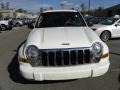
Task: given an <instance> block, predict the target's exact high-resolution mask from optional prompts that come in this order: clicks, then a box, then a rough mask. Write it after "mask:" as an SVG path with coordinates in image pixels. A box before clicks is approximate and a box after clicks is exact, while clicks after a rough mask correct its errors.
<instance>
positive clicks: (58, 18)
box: [36, 12, 86, 28]
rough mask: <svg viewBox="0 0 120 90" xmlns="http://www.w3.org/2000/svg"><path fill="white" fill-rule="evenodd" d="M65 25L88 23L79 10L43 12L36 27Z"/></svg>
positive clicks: (83, 24)
mask: <svg viewBox="0 0 120 90" xmlns="http://www.w3.org/2000/svg"><path fill="white" fill-rule="evenodd" d="M65 26H66V27H67V26H86V24H85V22H84V20H83V18H82V17H81V15H80V14H79V13H78V12H48V13H42V14H41V15H40V17H39V19H38V21H37V23H36V28H44V27H65Z"/></svg>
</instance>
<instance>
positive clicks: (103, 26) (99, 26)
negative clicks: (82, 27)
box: [91, 24, 111, 29]
mask: <svg viewBox="0 0 120 90" xmlns="http://www.w3.org/2000/svg"><path fill="white" fill-rule="evenodd" d="M110 26H111V25H102V24H95V25H93V26H92V27H91V28H92V29H99V28H104V29H105V28H107V27H110Z"/></svg>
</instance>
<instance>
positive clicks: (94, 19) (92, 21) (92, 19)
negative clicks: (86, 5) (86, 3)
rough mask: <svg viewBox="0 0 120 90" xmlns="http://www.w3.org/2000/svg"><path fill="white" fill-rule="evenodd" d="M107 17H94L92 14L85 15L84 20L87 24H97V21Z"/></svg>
mask: <svg viewBox="0 0 120 90" xmlns="http://www.w3.org/2000/svg"><path fill="white" fill-rule="evenodd" d="M107 18H108V17H94V16H91V17H85V20H86V22H87V24H88V26H93V25H94V24H98V23H99V22H101V21H103V20H105V19H107Z"/></svg>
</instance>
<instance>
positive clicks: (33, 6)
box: [0, 0, 120, 12]
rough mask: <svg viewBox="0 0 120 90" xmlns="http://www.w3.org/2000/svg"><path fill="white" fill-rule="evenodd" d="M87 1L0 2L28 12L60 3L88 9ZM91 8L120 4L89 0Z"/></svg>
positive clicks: (118, 0)
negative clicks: (82, 4)
mask: <svg viewBox="0 0 120 90" xmlns="http://www.w3.org/2000/svg"><path fill="white" fill-rule="evenodd" d="M88 1H89V0H66V1H65V0H0V3H1V2H10V7H11V8H23V9H26V10H30V11H34V12H36V11H38V10H39V8H40V7H41V6H53V7H58V6H59V5H60V3H66V4H70V5H74V6H80V4H81V3H85V5H86V7H88ZM90 1H91V8H95V7H99V6H102V7H109V6H113V5H116V4H119V3H120V0H90Z"/></svg>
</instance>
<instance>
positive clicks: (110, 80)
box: [0, 26, 120, 90]
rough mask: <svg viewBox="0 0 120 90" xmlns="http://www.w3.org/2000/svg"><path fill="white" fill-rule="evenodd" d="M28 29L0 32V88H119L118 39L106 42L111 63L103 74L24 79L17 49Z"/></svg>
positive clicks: (54, 89)
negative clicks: (58, 79)
mask: <svg viewBox="0 0 120 90" xmlns="http://www.w3.org/2000/svg"><path fill="white" fill-rule="evenodd" d="M30 31H31V30H30V29H28V28H27V27H26V26H22V27H15V28H14V29H13V30H10V31H4V32H2V33H0V41H1V42H0V90H120V38H117V39H112V40H110V41H108V42H107V44H108V46H109V48H110V63H111V65H110V69H109V71H108V72H107V73H106V74H105V75H102V76H100V77H95V78H85V79H78V80H67V81H43V82H34V81H26V80H24V79H23V78H22V77H21V76H20V74H19V71H18V63H17V50H18V48H19V46H20V45H21V44H22V43H23V42H24V41H25V40H26V38H27V36H28V34H29V32H30Z"/></svg>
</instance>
